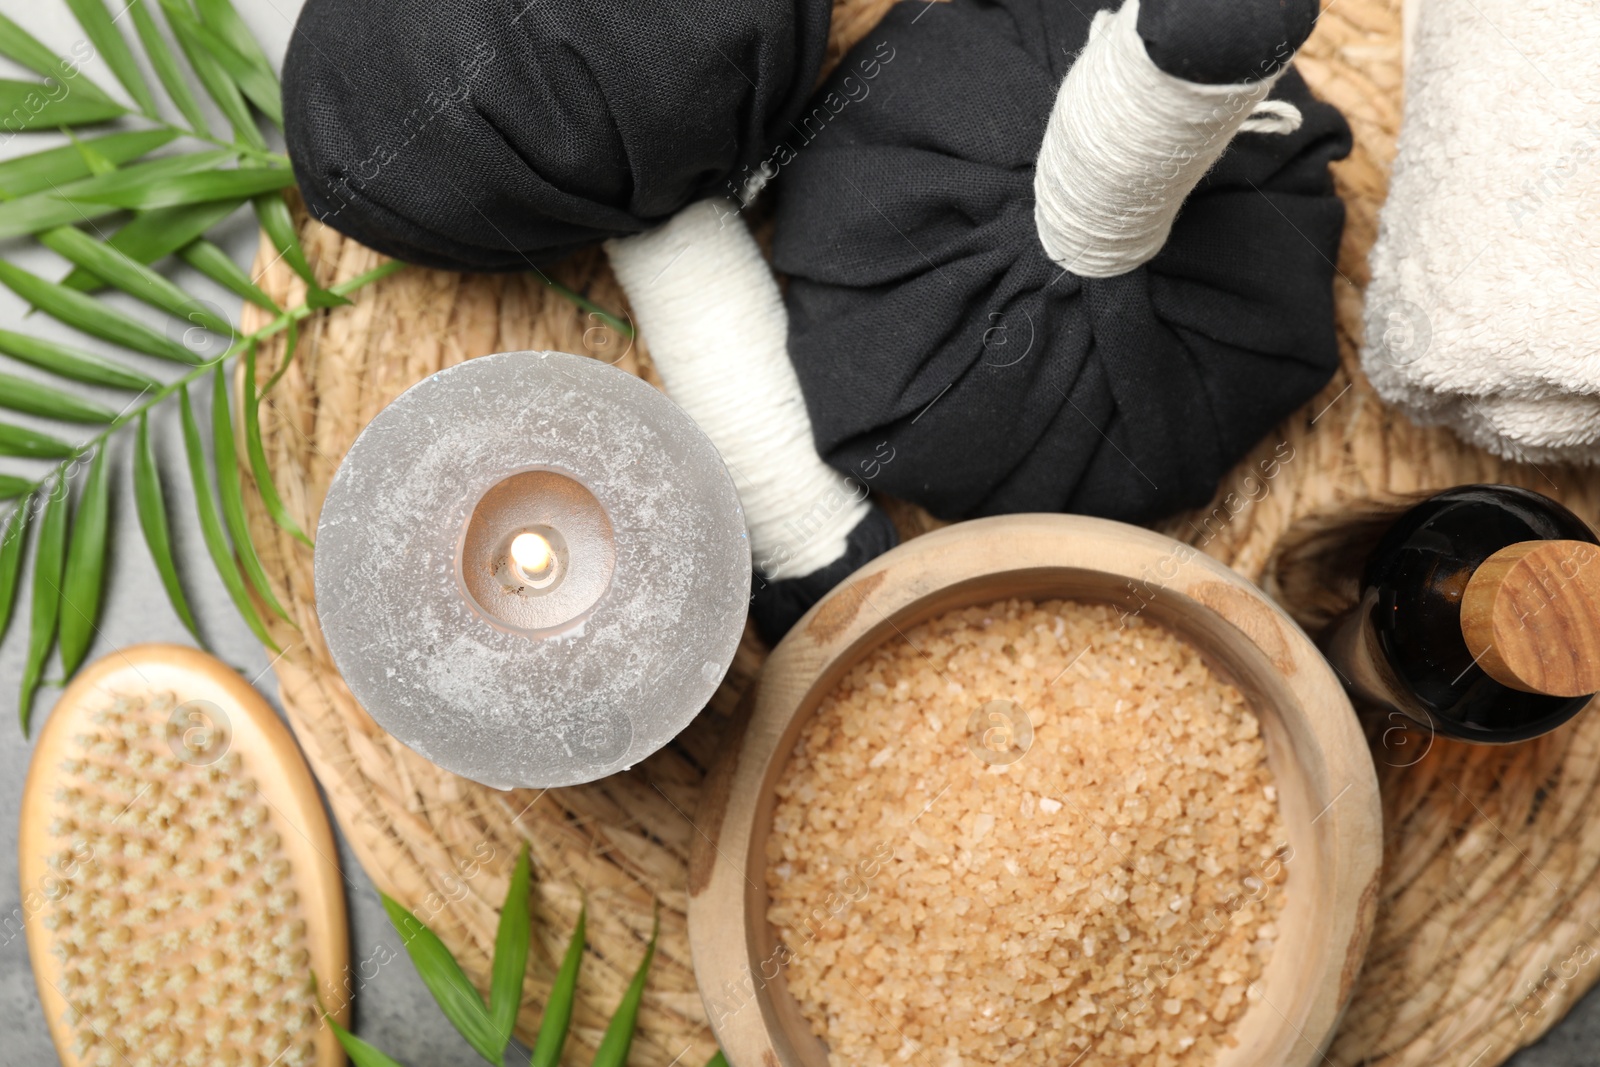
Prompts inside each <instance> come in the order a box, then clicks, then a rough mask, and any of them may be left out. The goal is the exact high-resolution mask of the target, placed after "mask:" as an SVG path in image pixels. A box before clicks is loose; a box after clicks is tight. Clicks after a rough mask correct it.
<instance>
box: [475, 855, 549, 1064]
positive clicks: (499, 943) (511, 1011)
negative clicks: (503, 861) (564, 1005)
mask: <svg viewBox="0 0 1600 1067" xmlns="http://www.w3.org/2000/svg"><path fill="white" fill-rule="evenodd" d="M531 876H532V872H531V870H530V865H529V861H528V846H527V845H523V846H522V851H521V852H520V853H518V854H517V863H516V866H514V867H513V868H512V869H511V884H510V885H509V886H508V887H507V888H506V899H505V903H504V904H503V905H501V907H500V925H499V927H498V929H496V931H495V935H494V963H493V966H492V971H491V974H490V977H489V1025H490V1026H491V1027H493V1029H494V1033H495V1035H496V1037H497V1039H498V1040H499V1042H500V1056H499V1058H498V1059H497V1060H496V1062H497V1063H501V1064H504V1063H505V1047H506V1046H507V1045H508V1044H510V1043H511V1034H512V1031H513V1030H515V1029H516V1026H517V1012H518V1011H519V1010H521V1008H522V984H523V981H524V979H526V977H527V973H528V945H529V943H530V941H531V940H532V936H533V933H532V930H531V928H530V923H529V919H528V888H529V881H530V879H531ZM547 1017H548V1016H547Z"/></svg>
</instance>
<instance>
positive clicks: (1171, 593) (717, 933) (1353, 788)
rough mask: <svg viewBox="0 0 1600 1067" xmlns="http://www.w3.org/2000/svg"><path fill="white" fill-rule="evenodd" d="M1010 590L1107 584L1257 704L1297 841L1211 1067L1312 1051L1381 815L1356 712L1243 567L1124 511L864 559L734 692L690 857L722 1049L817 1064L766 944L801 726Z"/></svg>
mask: <svg viewBox="0 0 1600 1067" xmlns="http://www.w3.org/2000/svg"><path fill="white" fill-rule="evenodd" d="M1006 597H1025V598H1029V599H1033V600H1046V599H1052V598H1072V599H1078V600H1092V601H1101V602H1110V603H1113V604H1118V605H1126V606H1127V607H1129V608H1131V609H1133V610H1136V611H1139V612H1141V613H1142V614H1143V615H1145V616H1147V617H1148V618H1150V619H1152V620H1154V621H1157V622H1160V623H1162V624H1164V625H1165V626H1167V627H1168V628H1169V629H1171V630H1172V631H1173V632H1175V633H1177V634H1179V635H1181V636H1182V637H1184V638H1186V639H1187V640H1189V641H1190V642H1191V643H1193V644H1194V645H1195V646H1197V647H1198V648H1199V649H1200V650H1201V651H1202V652H1203V653H1204V654H1205V655H1206V657H1207V659H1208V661H1209V662H1210V663H1211V665H1212V667H1213V668H1214V669H1216V670H1218V671H1219V673H1221V674H1222V675H1223V676H1225V677H1226V678H1228V679H1229V680H1230V681H1232V682H1233V683H1234V684H1236V685H1238V686H1239V688H1240V689H1241V690H1242V691H1243V692H1244V693H1245V695H1246V696H1247V697H1248V698H1249V700H1250V702H1251V704H1252V706H1253V707H1254V709H1255V710H1256V713H1257V714H1258V715H1259V716H1260V719H1261V725H1262V734H1263V736H1264V738H1265V742H1266V747H1267V757H1268V761H1269V763H1270V766H1271V768H1272V771H1273V774H1274V776H1275V777H1276V780H1277V787H1278V803H1279V807H1280V809H1281V812H1282V816H1283V821H1284V824H1285V829H1286V832H1287V834H1288V839H1289V844H1290V845H1291V847H1292V848H1293V850H1294V851H1293V858H1292V859H1291V860H1290V862H1289V863H1288V864H1287V866H1288V869H1289V875H1288V879H1287V882H1286V888H1285V890H1284V893H1285V897H1284V901H1285V902H1284V907H1283V912H1282V914H1281V916H1280V918H1279V919H1278V929H1279V936H1278V940H1277V943H1276V947H1275V949H1274V951H1273V953H1272V957H1271V959H1270V961H1269V963H1268V965H1267V968H1266V971H1265V972H1264V973H1263V975H1262V977H1261V979H1260V980H1259V981H1258V982H1257V985H1258V987H1259V989H1260V991H1261V992H1262V994H1263V997H1262V999H1261V1000H1259V1001H1257V1002H1255V1003H1254V1004H1253V1005H1252V1006H1251V1007H1250V1008H1249V1009H1248V1010H1247V1011H1246V1013H1245V1015H1244V1016H1243V1017H1242V1018H1241V1019H1240V1020H1239V1021H1238V1023H1237V1025H1236V1026H1235V1027H1234V1030H1233V1035H1234V1036H1235V1037H1236V1038H1237V1039H1238V1045H1237V1046H1236V1047H1234V1048H1233V1049H1231V1050H1229V1051H1228V1052H1227V1053H1225V1054H1224V1055H1223V1056H1221V1057H1220V1058H1219V1060H1218V1061H1217V1062H1218V1067H1246V1065H1250V1067H1311V1065H1312V1064H1316V1063H1318V1062H1320V1061H1321V1059H1322V1050H1323V1049H1324V1047H1325V1046H1326V1045H1327V1043H1328V1041H1329V1040H1330V1039H1331V1037H1332V1035H1333V1031H1334V1027H1335V1025H1336V1024H1337V1022H1338V1020H1339V1016H1340V1014H1341V1013H1342V1012H1343V1010H1344V1006H1345V1004H1346V1002H1347V1001H1348V999H1349V996H1350V992H1351V987H1352V984H1353V983H1354V980H1355V976H1356V973H1357V971H1358V970H1359V969H1360V966H1361V960H1362V957H1363V955H1364V953H1365V951H1366V945H1367V938H1368V935H1369V933H1370V932H1371V929H1372V918H1373V912H1374V910H1375V907H1376V903H1377V892H1378V871H1379V865H1380V862H1381V860H1382V832H1381V831H1382V815H1381V812H1380V809H1379V804H1378V784H1377V778H1376V775H1375V774H1374V771H1373V765H1372V758H1371V755H1370V753H1369V752H1368V749H1367V745H1366V741H1365V739H1364V737H1363V735H1362V732H1361V729H1360V727H1359V725H1358V724H1357V721H1356V717H1355V712H1354V711H1353V709H1352V708H1351V706H1350V703H1349V701H1348V700H1347V699H1346V697H1345V695H1344V691H1343V690H1342V689H1341V688H1340V686H1339V683H1338V681H1337V679H1336V678H1335V677H1334V675H1333V672H1332V670H1331V669H1330V668H1329V667H1328V664H1327V663H1326V661H1324V660H1323V658H1322V656H1321V655H1320V654H1318V652H1317V649H1316V647H1315V646H1314V645H1313V644H1312V643H1311V641H1310V640H1309V639H1308V638H1307V637H1306V635H1305V634H1304V633H1303V632H1302V631H1301V630H1300V629H1299V628H1298V627H1297V626H1296V625H1295V624H1294V623H1293V622H1292V621H1290V619H1289V617H1288V616H1287V615H1285V614H1284V613H1283V612H1282V611H1281V610H1280V609H1279V608H1278V607H1277V606H1276V605H1274V604H1273V603H1272V601H1270V600H1268V599H1267V597H1266V595H1265V594H1263V593H1262V592H1261V591H1260V590H1259V589H1257V588H1256V587H1255V586H1254V585H1252V584H1250V583H1249V582H1248V581H1246V580H1245V579H1244V578H1242V577H1240V576H1239V575H1238V574H1237V573H1235V572H1234V571H1232V570H1230V569H1229V568H1228V567H1226V566H1223V565H1222V564H1221V563H1218V562H1217V561H1215V560H1213V559H1211V558H1210V557H1208V556H1205V555H1203V554H1201V553H1200V552H1199V551H1198V550H1197V549H1195V548H1193V547H1191V546H1188V545H1184V544H1182V543H1180V542H1177V541H1173V540H1171V539H1169V538H1166V537H1163V536H1161V535H1159V534H1155V533H1152V532H1150V531H1149V530H1144V529H1141V528H1138V527H1134V526H1128V525H1124V524H1122V523H1116V522H1108V521H1105V520H1102V519H1090V518H1083V517H1078V516H1064V515H1014V516H1005V517H1001V518H993V519H980V520H977V521H973V522H967V523H962V524H960V525H956V526H950V527H946V528H945V529H942V530H938V531H936V532H934V533H931V534H927V535H926V536H923V537H919V538H917V539H916V540H914V541H911V542H909V543H907V544H905V545H902V546H900V547H899V548H897V549H895V550H894V551H892V552H890V553H888V554H886V555H884V556H881V557H879V558H878V559H875V560H873V561H872V562H871V563H869V564H867V565H866V566H865V567H863V568H862V569H861V570H859V571H857V572H856V573H855V574H854V575H852V576H851V577H850V579H848V580H847V581H846V582H844V583H843V584H841V585H840V586H839V587H838V588H836V589H835V590H834V591H833V592H832V593H830V594H829V595H828V596H827V597H826V598H825V599H824V600H823V601H822V602H821V603H819V604H818V605H817V606H816V607H814V608H813V609H812V610H811V611H810V612H809V613H808V614H807V615H806V616H805V618H803V619H802V620H801V621H800V623H799V624H798V625H797V626H796V627H795V628H794V630H793V631H791V632H790V634H789V636H788V637H786V638H784V640H783V642H782V643H781V644H779V645H778V647H777V648H776V649H775V650H774V651H773V653H772V656H771V658H770V659H769V660H768V661H767V663H766V667H765V669H764V670H763V672H762V674H761V676H760V678H759V679H758V680H757V682H756V683H755V685H754V686H752V688H751V690H750V691H749V692H748V693H747V694H746V697H745V701H744V704H743V705H742V707H741V712H740V715H739V716H738V718H739V725H738V726H736V727H735V729H734V733H733V735H732V736H730V737H729V739H728V740H727V742H726V744H725V747H724V750H723V754H722V758H721V761H720V763H719V765H718V766H717V767H716V768H715V769H714V771H713V773H712V775H711V777H710V778H709V779H708V781H707V784H706V790H705V793H704V794H703V795H702V801H701V808H700V813H699V817H698V819H697V823H698V826H699V829H700V831H701V833H700V835H699V836H698V838H697V839H696V841H695V843H694V850H693V853H692V855H691V858H690V867H689V893H690V898H689V942H690V946H691V948H692V950H693V955H694V969H695V975H696V977H697V980H698V982H699V985H700V992H701V995H702V997H703V998H704V1000H705V1005H706V1010H707V1012H708V1014H709V1016H710V1020H711V1023H712V1026H713V1028H714V1029H715V1031H716V1035H717V1040H718V1042H719V1044H720V1045H721V1046H722V1048H723V1050H724V1052H725V1053H726V1054H727V1057H728V1060H729V1062H730V1063H731V1064H732V1065H733V1067H827V1062H828V1061H827V1050H826V1048H825V1046H824V1044H823V1043H822V1042H821V1041H820V1040H819V1039H818V1038H816V1037H815V1036H814V1035H813V1034H812V1032H811V1028H810V1026H809V1025H808V1023H807V1021H806V1020H805V1019H803V1018H802V1017H801V1014H800V1010H799V1006H798V1005H797V1004H796V1002H795V1000H794V998H793V997H792V996H791V995H790V993H789V992H788V990H787V988H786V987H785V978H784V974H783V968H782V967H781V966H778V965H775V964H774V963H773V962H772V961H773V960H774V959H777V958H781V957H775V956H774V951H775V949H776V947H777V938H776V935H775V933H774V931H773V929H772V928H771V926H770V925H769V924H768V922H767V919H766V913H767V903H768V901H767V892H766V862H767V861H766V855H767V852H766V848H767V835H768V833H769V831H770V828H771V825H772V812H773V803H774V797H773V790H774V787H775V785H776V783H777V780H778V778H779V775H780V774H781V773H782V771H783V768H784V765H785V763H786V762H787V761H788V758H789V754H790V753H791V752H792V751H793V749H794V745H795V741H796V738H797V737H798V735H799V732H800V729H801V726H802V724H803V723H804V722H805V720H806V719H807V718H808V717H809V716H810V715H811V714H812V712H813V711H814V710H815V709H816V708H817V706H818V705H819V704H820V703H821V701H822V699H823V697H824V696H825V695H826V694H827V693H828V692H829V691H830V690H832V689H833V687H834V686H835V685H836V684H837V683H838V681H839V680H840V678H841V677H843V675H844V674H845V672H846V671H847V670H848V669H849V667H850V666H851V665H852V664H853V663H855V662H856V661H857V660H858V659H859V658H860V657H861V656H863V655H864V654H866V653H867V652H868V651H869V650H871V649H872V648H874V647H875V646H877V645H879V644H880V643H882V642H884V641H886V640H889V639H891V638H894V637H896V636H897V635H898V634H899V633H901V632H903V631H905V630H906V629H908V628H910V627H912V626H915V625H917V624H918V623H920V622H923V621H925V620H927V619H929V618H932V617H934V616H936V615H939V614H941V613H943V612H946V611H949V610H951V609H954V608H959V607H965V606H970V605H974V604H983V603H989V602H992V601H995V600H1000V599H1003V598H1006Z"/></svg>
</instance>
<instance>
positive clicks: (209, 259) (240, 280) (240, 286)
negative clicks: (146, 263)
mask: <svg viewBox="0 0 1600 1067" xmlns="http://www.w3.org/2000/svg"><path fill="white" fill-rule="evenodd" d="M178 258H179V259H181V260H183V261H184V262H185V263H187V264H189V266H191V267H193V268H194V269H195V270H197V271H199V272H200V273H201V274H204V275H205V276H206V277H207V278H210V279H211V280H212V281H214V282H216V283H217V284H218V285H220V286H222V287H223V288H225V289H231V290H232V291H233V292H234V293H235V294H237V295H238V296H241V297H243V298H244V299H246V300H248V301H250V303H252V304H254V305H255V306H256V307H259V308H264V309H266V310H267V311H271V312H273V313H275V314H276V313H277V312H280V311H282V310H283V309H282V308H280V307H279V306H278V305H277V304H275V303H273V300H272V297H270V296H268V295H267V294H266V293H265V292H263V291H262V290H261V288H260V287H259V286H257V285H256V283H255V282H253V281H251V280H250V275H248V274H246V273H245V272H244V271H242V270H240V269H239V265H238V264H237V263H235V262H234V261H233V260H232V258H230V257H229V255H228V253H226V252H224V251H223V250H222V249H220V248H218V247H217V246H216V245H214V244H212V243H211V242H210V241H207V240H205V239H204V238H201V239H199V240H195V241H191V242H189V243H188V244H187V245H185V246H184V247H183V248H182V249H181V250H180V251H179V252H178Z"/></svg>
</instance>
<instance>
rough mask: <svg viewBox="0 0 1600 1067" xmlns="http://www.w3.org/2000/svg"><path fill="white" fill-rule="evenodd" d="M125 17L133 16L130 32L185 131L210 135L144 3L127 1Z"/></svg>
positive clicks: (139, 0)
mask: <svg viewBox="0 0 1600 1067" xmlns="http://www.w3.org/2000/svg"><path fill="white" fill-rule="evenodd" d="M128 14H130V15H132V16H133V29H134V32H135V33H137V34H138V35H139V43H140V44H142V45H144V54H145V55H146V57H148V58H149V60H150V66H151V68H152V69H153V70H155V72H156V78H157V79H158V80H159V81H160V82H161V87H162V88H163V89H165V90H166V91H167V97H168V99H170V100H171V101H172V103H173V105H174V106H176V107H177V109H178V111H179V112H180V113H181V114H182V115H183V118H184V121H185V122H187V123H188V124H189V129H191V130H193V131H194V132H195V133H198V134H201V135H202V136H203V135H205V134H206V133H208V132H210V131H209V130H208V129H207V127H206V119H205V115H204V114H203V113H202V112H201V110H200V103H199V101H197V100H196V99H195V98H194V93H193V92H191V91H190V90H189V83H188V82H186V81H185V80H184V78H183V68H182V67H180V66H178V60H177V57H176V56H174V55H173V54H172V49H170V48H168V47H167V40H166V38H165V37H162V36H161V30H160V29H159V28H158V27H157V26H156V20H155V18H154V16H152V15H151V14H150V11H149V9H148V8H146V7H145V5H144V0H131V2H130V3H129V4H128Z"/></svg>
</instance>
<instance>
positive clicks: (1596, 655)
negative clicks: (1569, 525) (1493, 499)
mask: <svg viewBox="0 0 1600 1067" xmlns="http://www.w3.org/2000/svg"><path fill="white" fill-rule="evenodd" d="M1461 635H1462V636H1463V637H1464V638H1466V641H1467V649H1468V650H1469V651H1470V652H1471V653H1472V654H1473V655H1474V656H1476V657H1477V663H1478V666H1480V667H1482V668H1483V669H1484V672H1485V673H1487V674H1488V675H1489V677H1491V678H1493V679H1494V680H1495V681H1497V682H1499V683H1501V684H1502V685H1507V686H1510V687H1511V688H1513V689H1520V690H1522V691H1524V692H1527V693H1546V694H1549V695H1550V696H1561V697H1577V696H1587V695H1588V694H1590V693H1597V692H1600V545H1592V544H1589V543H1588V542H1587V541H1521V542H1518V543H1517V544H1514V545H1507V546H1506V547H1505V548H1502V549H1501V550H1500V551H1498V552H1496V553H1495V554H1494V555H1492V556H1490V557H1489V558H1488V559H1486V560H1484V561H1483V565H1482V566H1480V567H1479V568H1478V569H1477V570H1476V571H1474V572H1473V575H1472V578H1471V580H1470V581H1468V582H1467V590H1466V593H1465V595H1463V596H1462V598H1461Z"/></svg>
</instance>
